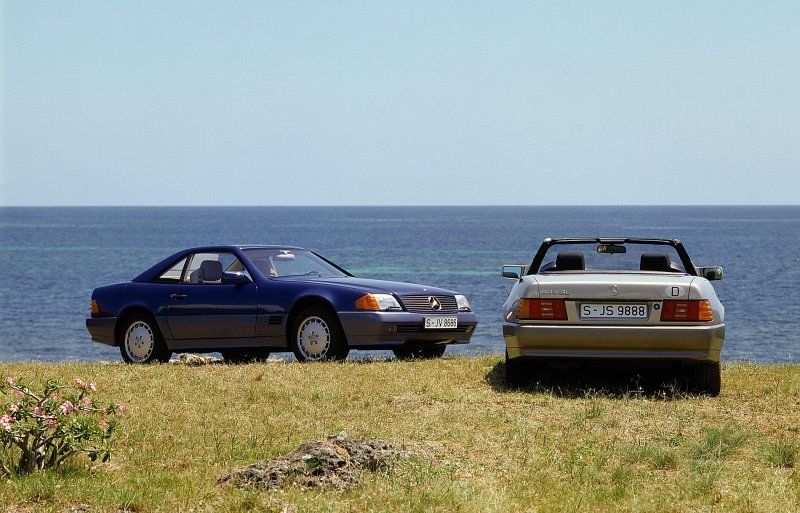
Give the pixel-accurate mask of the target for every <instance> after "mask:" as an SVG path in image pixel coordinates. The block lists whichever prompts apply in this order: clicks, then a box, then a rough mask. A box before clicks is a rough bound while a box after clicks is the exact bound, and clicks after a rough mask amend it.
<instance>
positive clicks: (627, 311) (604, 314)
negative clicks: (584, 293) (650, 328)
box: [581, 303, 648, 319]
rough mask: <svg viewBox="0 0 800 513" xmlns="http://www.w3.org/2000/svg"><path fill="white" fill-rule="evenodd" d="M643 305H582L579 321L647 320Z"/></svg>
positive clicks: (645, 309) (645, 306)
mask: <svg viewBox="0 0 800 513" xmlns="http://www.w3.org/2000/svg"><path fill="white" fill-rule="evenodd" d="M647 318H648V308H647V304H645V303H582V304H581V319H647Z"/></svg>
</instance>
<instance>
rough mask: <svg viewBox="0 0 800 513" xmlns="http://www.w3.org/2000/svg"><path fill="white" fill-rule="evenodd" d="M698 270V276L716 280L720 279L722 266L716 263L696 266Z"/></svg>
mask: <svg viewBox="0 0 800 513" xmlns="http://www.w3.org/2000/svg"><path fill="white" fill-rule="evenodd" d="M697 270H698V271H700V276H702V277H703V278H705V279H707V280H708V281H716V280H721V279H722V274H723V273H722V267H720V266H718V265H713V266H710V267H698V269H697Z"/></svg>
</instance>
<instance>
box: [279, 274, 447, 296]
mask: <svg viewBox="0 0 800 513" xmlns="http://www.w3.org/2000/svg"><path fill="white" fill-rule="evenodd" d="M271 279H272V280H279V281H301V282H306V283H315V284H326V285H333V286H336V287H346V288H351V289H357V290H362V291H364V292H375V293H379V294H391V293H395V294H397V295H398V296H405V295H411V294H427V295H442V296H452V295H455V294H457V292H453V291H452V290H447V289H440V288H438V287H429V286H427V285H418V284H415V283H405V282H402V281H386V280H371V279H368V278H356V277H353V276H344V277H341V278H323V277H309V276H282V277H278V278H271Z"/></svg>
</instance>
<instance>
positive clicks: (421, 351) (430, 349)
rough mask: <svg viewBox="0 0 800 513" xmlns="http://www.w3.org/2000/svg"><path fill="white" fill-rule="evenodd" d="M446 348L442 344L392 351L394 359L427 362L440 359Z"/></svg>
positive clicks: (408, 347) (401, 348)
mask: <svg viewBox="0 0 800 513" xmlns="http://www.w3.org/2000/svg"><path fill="white" fill-rule="evenodd" d="M445 349H447V346H446V345H444V344H435V345H425V346H407V347H398V348H396V349H392V352H393V353H394V356H395V358H397V359H398V360H428V359H431V358H441V357H442V355H443V354H444V351H445Z"/></svg>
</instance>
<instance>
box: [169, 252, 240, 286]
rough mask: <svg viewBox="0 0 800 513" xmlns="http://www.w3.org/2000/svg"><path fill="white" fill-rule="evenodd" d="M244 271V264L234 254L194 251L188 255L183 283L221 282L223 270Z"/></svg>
mask: <svg viewBox="0 0 800 513" xmlns="http://www.w3.org/2000/svg"><path fill="white" fill-rule="evenodd" d="M239 271H244V266H243V265H242V263H241V262H240V261H239V259H238V258H236V256H235V255H233V254H232V253H228V252H219V253H195V254H194V255H191V256H190V257H189V266H188V267H187V272H186V275H185V276H184V278H183V282H184V283H197V284H206V285H207V284H218V283H222V273H223V272H239Z"/></svg>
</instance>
